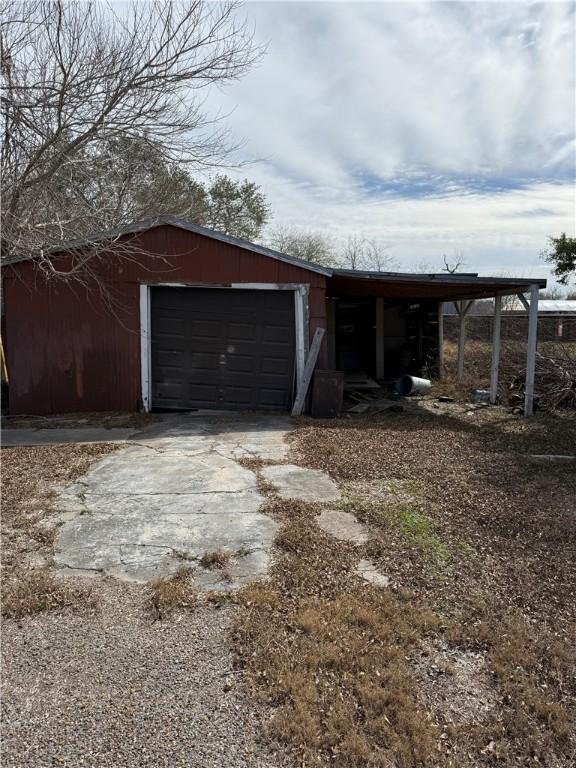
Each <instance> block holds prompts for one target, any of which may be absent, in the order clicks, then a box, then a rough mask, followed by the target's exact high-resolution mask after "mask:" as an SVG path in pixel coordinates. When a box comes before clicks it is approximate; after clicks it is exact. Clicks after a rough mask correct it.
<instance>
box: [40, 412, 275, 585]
mask: <svg viewBox="0 0 576 768" xmlns="http://www.w3.org/2000/svg"><path fill="white" fill-rule="evenodd" d="M288 424H289V422H288V420H287V419H284V420H281V419H279V418H278V417H270V418H268V417H266V416H262V417H257V418H256V417H254V416H251V417H250V418H249V419H247V418H246V417H244V416H242V415H240V414H238V415H233V416H230V417H226V418H221V417H220V418H210V419H208V418H206V419H204V418H203V419H200V418H198V417H195V418H194V419H193V420H192V419H190V418H187V417H186V415H185V414H178V416H177V417H175V416H172V415H171V416H170V417H168V418H166V419H163V421H162V422H161V423H160V424H155V425H153V426H152V427H150V428H148V429H146V430H144V431H143V432H141V433H139V434H138V435H137V437H136V439H135V440H134V441H132V444H131V445H130V446H129V447H127V448H125V449H124V450H122V451H119V452H116V453H113V454H110V455H109V456H106V457H105V458H104V459H102V460H101V461H99V462H98V463H97V464H96V465H95V466H94V467H93V468H92V469H91V470H90V471H89V472H88V473H87V474H86V475H84V476H83V477H82V478H80V479H79V480H77V481H76V482H74V483H72V484H70V485H68V486H67V487H66V488H64V489H63V490H62V491H61V493H60V494H59V496H58V498H57V500H56V509H57V511H58V512H59V513H60V515H61V518H60V519H61V520H62V521H63V525H62V526H61V527H60V529H59V532H58V535H57V539H56V543H55V558H54V560H55V564H56V565H57V566H60V567H62V568H66V569H70V570H72V571H78V572H86V573H94V572H103V573H107V574H109V575H113V576H116V577H119V578H124V579H131V580H136V581H148V580H150V579H152V578H158V577H160V576H164V575H169V574H171V573H174V572H175V571H176V570H178V569H179V568H180V567H182V565H187V566H191V567H193V568H195V569H196V577H197V578H196V581H197V587H198V588H200V589H213V588H216V589H234V588H237V587H238V586H240V585H241V584H242V583H245V582H246V581H248V580H250V579H253V578H256V577H259V576H261V575H264V574H265V573H266V571H267V568H268V565H269V560H270V555H269V550H270V547H271V545H272V541H273V539H274V536H275V535H276V531H277V527H278V524H277V523H276V522H275V521H274V520H272V519H271V518H269V517H268V516H267V515H265V514H263V513H261V512H260V511H259V510H260V507H261V506H262V504H263V501H264V498H263V496H262V495H261V494H260V493H259V491H258V490H257V487H256V476H255V474H254V472H252V471H251V470H248V469H246V468H244V467H242V466H240V464H238V462H237V459H238V458H241V457H242V456H243V455H246V451H248V452H249V455H251V456H254V457H255V458H263V457H264V456H271V455H276V456H284V455H285V452H286V446H285V444H284V436H285V434H286V432H287V431H288ZM246 446H247V447H246ZM217 550H218V551H224V552H227V553H228V554H229V555H230V565H229V566H228V567H227V568H226V569H225V572H220V573H219V572H217V571H210V572H208V571H206V570H205V569H201V568H199V566H198V565H197V561H198V560H199V559H200V558H201V557H202V555H203V554H204V553H206V552H212V551H217Z"/></svg>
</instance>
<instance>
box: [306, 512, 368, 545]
mask: <svg viewBox="0 0 576 768" xmlns="http://www.w3.org/2000/svg"><path fill="white" fill-rule="evenodd" d="M316 522H317V523H318V525H319V526H320V528H322V530H323V531H325V533H328V534H330V536H334V538H336V539H339V540H340V541H349V542H350V543H352V544H357V545H360V544H366V542H367V541H368V533H367V532H366V527H365V526H364V525H362V523H360V522H358V520H357V519H356V518H355V517H354V515H352V514H351V513H350V512H344V511H343V510H341V509H325V510H323V511H322V513H321V514H320V515H319V516H318V517H317V518H316Z"/></svg>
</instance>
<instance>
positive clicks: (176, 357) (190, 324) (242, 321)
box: [150, 286, 295, 410]
mask: <svg viewBox="0 0 576 768" xmlns="http://www.w3.org/2000/svg"><path fill="white" fill-rule="evenodd" d="M150 360H151V385H152V386H151V397H152V402H151V406H152V408H154V409H158V410H189V409H194V408H217V409H218V408H220V409H251V408H254V409H271V410H279V409H283V410H288V409H289V408H290V406H291V404H292V400H293V392H294V385H295V305H294V291H291V290H250V289H233V288H191V287H190V288H189V287H163V286H155V287H152V288H151V289H150Z"/></svg>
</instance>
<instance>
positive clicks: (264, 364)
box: [260, 357, 290, 376]
mask: <svg viewBox="0 0 576 768" xmlns="http://www.w3.org/2000/svg"><path fill="white" fill-rule="evenodd" d="M260 371H261V373H263V374H266V373H268V374H276V375H280V376H286V375H288V374H289V373H290V371H289V367H288V360H286V359H285V358H280V357H278V358H276V357H263V358H262V359H261V361H260Z"/></svg>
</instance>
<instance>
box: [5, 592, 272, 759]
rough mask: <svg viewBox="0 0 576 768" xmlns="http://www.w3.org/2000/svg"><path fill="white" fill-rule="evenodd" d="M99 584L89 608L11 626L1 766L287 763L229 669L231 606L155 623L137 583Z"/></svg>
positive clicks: (8, 629) (7, 642) (7, 639)
mask: <svg viewBox="0 0 576 768" xmlns="http://www.w3.org/2000/svg"><path fill="white" fill-rule="evenodd" d="M97 583H98V588H97V592H98V594H99V597H100V600H101V603H100V607H99V609H98V610H97V612H96V613H94V614H93V615H88V616H86V615H78V614H71V613H53V614H45V615H41V616H40V615H39V616H35V617H30V618H26V619H23V620H21V621H20V622H15V621H5V622H4V626H3V649H2V650H3V691H2V693H3V696H2V699H3V701H2V708H3V750H2V757H3V759H2V765H3V766H4V768H16V766H17V767H18V768H24V767H25V766H31V767H32V766H34V768H41V766H56V765H58V766H74V768H76V766H90V767H92V766H93V767H94V768H96V767H97V768H104V767H105V766H114V768H132V766H134V767H135V766H154V768H156V767H158V768H160V767H161V766H170V768H179V766H194V768H212V767H213V766H218V767H219V768H220V767H221V768H224V767H225V766H230V767H231V768H232V767H234V768H242V767H243V766H246V767H247V768H248V767H249V768H280V766H282V765H286V763H283V762H282V760H281V759H280V758H279V757H278V756H275V755H273V754H272V753H271V752H270V751H269V750H268V751H267V749H266V748H265V747H264V746H261V745H259V744H258V743H257V733H258V729H259V714H258V712H257V711H255V710H254V709H253V708H250V707H249V706H248V705H247V702H246V700H245V699H244V698H243V697H242V693H241V690H240V686H241V682H242V680H241V677H240V676H239V675H238V674H235V673H234V671H233V669H232V657H231V654H230V650H229V647H228V644H227V639H226V634H227V629H228V627H229V625H230V622H231V620H232V618H233V616H234V610H235V609H234V608H232V607H215V606H211V605H206V606H203V607H200V608H198V609H197V610H196V611H194V612H193V613H189V614H182V615H180V616H176V617H175V618H174V619H171V620H169V621H166V622H152V621H151V620H150V619H149V618H148V617H147V616H145V615H144V614H143V612H142V608H141V605H142V598H143V593H142V588H141V587H137V586H134V585H126V584H122V583H119V582H113V581H111V580H110V581H100V580H98V582H97ZM95 586H96V584H95Z"/></svg>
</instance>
